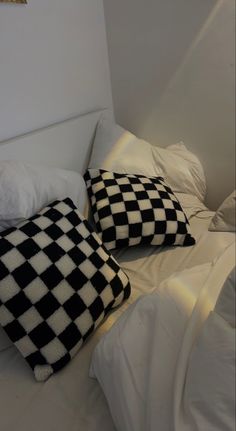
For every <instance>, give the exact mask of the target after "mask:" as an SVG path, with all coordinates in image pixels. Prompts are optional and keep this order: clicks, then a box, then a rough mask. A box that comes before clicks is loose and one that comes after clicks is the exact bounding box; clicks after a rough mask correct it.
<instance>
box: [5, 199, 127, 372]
mask: <svg viewBox="0 0 236 431" xmlns="http://www.w3.org/2000/svg"><path fill="white" fill-rule="evenodd" d="M43 227H45V228H43ZM15 244H17V245H15ZM0 251H1V253H0V324H1V325H2V326H3V328H4V329H5V331H6V333H7V334H8V336H9V337H10V338H11V340H12V341H13V342H14V343H16V346H17V348H18V349H19V351H20V352H21V353H22V355H23V356H24V358H25V359H26V361H27V362H28V363H29V365H30V367H31V368H32V369H33V370H34V374H35V377H36V379H37V380H39V381H43V380H46V379H47V378H48V377H49V376H50V375H51V374H53V373H54V372H56V371H58V370H59V369H60V368H62V367H63V366H65V364H66V363H67V362H68V361H69V360H70V359H71V358H72V357H73V356H74V355H75V354H76V353H77V351H78V350H79V349H80V347H81V346H82V344H83V342H84V341H85V339H86V338H87V337H88V336H89V335H90V334H91V333H92V332H93V331H94V330H95V329H96V327H97V326H98V324H99V323H100V322H101V320H102V319H103V318H104V316H105V315H106V314H107V313H108V312H109V311H110V309H111V307H116V306H118V305H120V304H121V303H122V301H124V300H125V299H127V298H128V297H129V295H130V284H129V280H128V277H127V276H126V275H125V274H124V273H123V271H122V270H121V269H120V267H119V265H118V263H117V262H116V261H115V259H114V258H113V257H112V256H111V254H110V253H109V252H108V251H107V250H106V248H105V247H104V245H103V244H102V242H101V240H100V238H99V237H98V236H97V234H96V233H95V232H94V231H93V230H92V229H91V228H90V226H89V224H88V222H87V221H86V220H85V219H84V217H83V216H81V214H80V213H79V211H78V210H77V209H76V208H75V206H74V204H73V202H72V201H71V200H70V199H64V200H62V201H55V202H53V203H51V204H50V205H48V207H46V208H44V209H43V210H42V211H40V213H39V214H37V215H35V216H33V217H31V218H30V219H29V220H26V221H24V222H22V223H21V224H20V225H19V226H18V227H16V228H12V229H9V230H8V231H5V232H2V234H1V235H0ZM112 292H113V294H112Z"/></svg>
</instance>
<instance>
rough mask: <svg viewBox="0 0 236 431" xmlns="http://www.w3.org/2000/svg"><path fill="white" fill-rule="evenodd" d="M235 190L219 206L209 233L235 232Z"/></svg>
mask: <svg viewBox="0 0 236 431" xmlns="http://www.w3.org/2000/svg"><path fill="white" fill-rule="evenodd" d="M235 211H236V190H234V191H233V192H232V193H231V194H230V195H229V196H228V197H227V198H226V199H225V200H224V202H223V203H222V204H221V205H220V206H219V208H218V210H217V211H216V213H215V215H214V217H213V219H212V220H211V224H210V227H209V230H210V231H218V232H235V230H236V229H235V225H236V214H235Z"/></svg>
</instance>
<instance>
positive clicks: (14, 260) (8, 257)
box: [1, 248, 25, 272]
mask: <svg viewBox="0 0 236 431" xmlns="http://www.w3.org/2000/svg"><path fill="white" fill-rule="evenodd" d="M1 260H2V262H3V263H4V264H5V265H6V266H7V268H8V270H9V271H10V272H12V271H14V269H16V268H17V267H18V266H19V263H20V264H23V263H24V262H25V258H24V257H23V256H22V254H21V253H20V252H19V251H18V250H17V249H16V248H13V249H11V250H10V251H9V252H8V253H6V254H5V255H4V256H2V258H1Z"/></svg>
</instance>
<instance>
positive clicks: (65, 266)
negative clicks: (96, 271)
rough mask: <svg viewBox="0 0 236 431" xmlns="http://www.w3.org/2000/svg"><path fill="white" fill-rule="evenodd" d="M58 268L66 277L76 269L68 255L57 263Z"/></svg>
mask: <svg viewBox="0 0 236 431" xmlns="http://www.w3.org/2000/svg"><path fill="white" fill-rule="evenodd" d="M55 265H56V267H57V268H58V269H59V271H60V272H61V273H62V274H63V275H64V277H67V276H68V275H69V274H70V273H71V272H72V271H73V270H74V269H75V267H76V266H75V263H74V262H73V260H72V259H71V258H70V256H68V254H66V255H65V256H62V257H61V259H59V260H58V261H57V262H56V263H55Z"/></svg>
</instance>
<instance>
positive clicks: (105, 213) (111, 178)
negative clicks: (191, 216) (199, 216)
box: [85, 169, 195, 249]
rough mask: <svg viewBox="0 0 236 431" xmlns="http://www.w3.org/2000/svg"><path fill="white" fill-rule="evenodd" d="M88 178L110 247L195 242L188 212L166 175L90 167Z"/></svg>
mask: <svg viewBox="0 0 236 431" xmlns="http://www.w3.org/2000/svg"><path fill="white" fill-rule="evenodd" d="M85 181H86V183H87V187H88V194H89V197H90V200H91V207H92V213H93V217H94V221H95V223H96V227H97V230H98V233H99V234H100V236H101V238H102V241H103V242H104V244H105V245H106V246H107V248H108V249H114V248H119V247H125V246H131V245H137V244H152V245H162V244H165V245H193V244H194V243H195V241H194V239H193V237H192V236H191V234H190V229H189V224H188V220H187V218H186V215H185V214H184V212H183V210H182V208H181V206H180V203H179V202H178V200H177V198H176V197H175V195H174V194H173V192H172V190H171V189H170V188H169V187H168V186H167V185H166V184H165V182H164V180H163V178H161V177H145V176H144V175H132V174H117V173H114V172H108V171H105V170H101V169H89V170H88V171H87V172H86V174H85Z"/></svg>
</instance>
